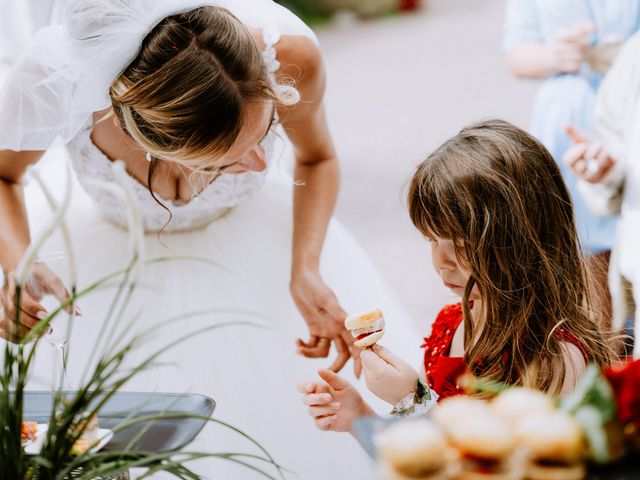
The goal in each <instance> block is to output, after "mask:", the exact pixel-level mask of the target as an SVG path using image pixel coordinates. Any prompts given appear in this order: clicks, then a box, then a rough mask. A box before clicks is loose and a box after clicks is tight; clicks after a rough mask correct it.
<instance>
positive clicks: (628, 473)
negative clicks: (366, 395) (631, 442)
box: [354, 417, 640, 480]
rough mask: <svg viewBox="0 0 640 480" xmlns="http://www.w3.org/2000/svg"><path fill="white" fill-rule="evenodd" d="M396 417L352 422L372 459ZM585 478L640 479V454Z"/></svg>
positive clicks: (592, 470) (595, 468)
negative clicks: (376, 438)
mask: <svg viewBox="0 0 640 480" xmlns="http://www.w3.org/2000/svg"><path fill="white" fill-rule="evenodd" d="M401 420H402V419H396V418H374V417H369V418H362V419H360V420H356V422H355V424H354V430H355V436H356V439H357V440H358V442H359V443H360V445H362V448H364V449H365V451H366V452H367V454H369V456H370V457H371V458H373V459H375V458H376V449H375V446H374V443H373V437H374V436H375V435H376V434H377V433H380V432H382V431H383V430H385V429H386V428H387V427H388V426H389V425H392V424H393V423H396V422H398V421H401ZM586 480H640V456H638V455H635V456H628V457H627V458H625V459H623V460H620V461H618V462H615V463H611V464H608V465H590V466H589V473H588V475H587V479H586Z"/></svg>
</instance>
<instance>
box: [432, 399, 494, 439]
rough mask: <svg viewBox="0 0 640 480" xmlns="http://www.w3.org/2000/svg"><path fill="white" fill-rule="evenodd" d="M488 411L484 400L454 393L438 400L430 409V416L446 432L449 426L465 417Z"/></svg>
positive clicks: (479, 414)
mask: <svg viewBox="0 0 640 480" xmlns="http://www.w3.org/2000/svg"><path fill="white" fill-rule="evenodd" d="M489 413H490V412H489V408H488V406H487V403H486V402H484V401H482V400H479V399H477V398H473V397H467V396H465V395H456V396H453V397H447V398H443V399H442V400H440V402H438V404H437V405H436V407H435V408H434V409H433V410H431V418H433V420H435V422H436V423H437V424H438V425H439V426H440V428H442V429H443V430H444V431H445V432H446V431H447V430H448V429H449V427H451V426H452V425H455V424H456V423H458V422H460V421H464V419H466V418H469V417H474V416H484V415H487V414H489Z"/></svg>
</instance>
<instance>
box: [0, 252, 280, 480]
mask: <svg viewBox="0 0 640 480" xmlns="http://www.w3.org/2000/svg"><path fill="white" fill-rule="evenodd" d="M173 260H175V261H177V260H179V259H173ZM161 261H168V259H157V260H154V261H152V262H148V263H154V262H161ZM134 266H135V265H134V264H132V265H130V266H129V267H128V268H127V269H125V270H123V271H121V272H117V273H115V274H112V275H109V276H107V277H105V278H103V279H101V280H99V281H98V282H96V283H94V284H93V285H91V286H89V287H88V288H86V289H84V290H82V291H80V292H77V293H74V295H73V296H72V298H71V299H70V300H69V301H68V302H67V303H65V304H63V305H61V306H60V308H58V309H57V310H55V311H53V312H52V313H51V314H50V315H49V316H48V317H47V318H46V319H44V320H42V321H41V322H40V323H39V324H38V325H37V326H36V327H35V328H34V330H33V331H32V332H31V333H30V334H28V335H27V337H26V338H25V339H24V340H23V341H22V342H20V343H17V344H16V343H9V342H7V344H6V346H5V349H4V359H3V364H2V367H1V369H0V384H1V385H2V391H1V392H0V465H2V468H0V480H31V479H34V478H37V479H38V480H62V479H64V478H66V477H67V476H68V475H70V473H71V472H72V471H75V470H77V469H81V470H82V472H83V474H82V476H81V477H79V478H83V479H85V478H86V479H89V478H93V477H95V476H96V475H105V474H113V473H117V472H119V471H122V470H123V469H128V468H147V469H148V473H149V474H151V473H154V472H158V471H164V472H168V473H170V474H173V475H174V476H175V477H176V478H193V479H197V478H199V477H198V476H197V475H196V474H195V473H194V472H193V471H191V470H190V469H189V468H188V467H187V465H186V464H187V463H188V462H189V461H191V460H194V459H198V458H203V457H212V458H219V459H222V460H226V461H230V462H234V463H237V464H239V465H243V466H245V467H247V468H250V469H252V470H255V471H256V472H258V473H260V474H262V475H263V476H264V477H266V478H275V477H274V476H273V475H271V474H269V473H268V472H267V471H266V470H264V469H263V468H259V467H257V466H256V465H255V462H256V461H257V462H261V463H263V464H265V465H266V466H268V467H270V468H272V469H274V470H275V471H276V472H277V473H278V474H279V476H280V477H281V478H282V468H281V467H280V466H279V465H278V464H277V463H276V462H275V460H274V459H273V458H272V457H271V455H269V453H268V452H267V451H266V450H265V449H264V448H263V447H262V446H261V445H259V444H258V443H257V442H256V441H255V440H253V439H252V438H251V437H249V436H248V435H246V434H245V433H243V432H241V431H240V430H238V429H236V428H234V427H232V426H231V425H228V424H226V423H224V422H221V421H220V420H216V419H212V418H208V417H207V418H202V417H200V416H198V415H190V414H184V413H178V414H177V413H172V412H160V413H158V414H154V415H148V416H145V417H140V418H133V419H130V420H128V421H125V422H123V423H122V424H121V425H118V426H117V427H116V428H115V431H116V432H117V431H119V430H122V429H124V428H127V427H130V426H131V425H132V424H135V423H141V424H144V425H149V424H150V423H152V422H156V421H159V420H162V419H167V418H179V417H185V418H200V419H202V420H206V421H208V422H214V423H217V424H220V425H222V426H223V427H225V428H228V429H231V430H233V431H234V432H236V433H238V434H239V435H241V436H243V437H244V438H245V439H247V441H248V442H250V443H251V444H254V445H256V446H257V447H258V448H259V449H260V451H261V452H262V454H261V455H250V454H245V453H239V452H184V451H181V450H179V449H178V450H174V451H169V452H163V453H152V452H142V451H137V450H135V449H134V447H133V446H130V448H127V449H124V450H123V451H105V452H98V453H95V454H91V453H89V452H85V453H83V454H80V455H73V454H72V453H71V452H72V448H73V445H74V443H75V442H76V441H77V440H78V438H80V436H81V435H82V433H83V431H82V428H80V429H79V428H77V425H79V424H80V425H83V423H82V422H79V420H80V419H81V418H83V415H85V414H89V415H93V414H97V415H99V413H100V409H101V408H102V407H103V406H104V405H105V403H106V402H107V401H108V400H109V399H110V398H112V397H113V395H114V394H115V393H116V392H118V391H120V390H121V388H122V387H123V386H124V385H125V384H126V383H127V382H128V381H129V380H131V379H132V378H133V377H135V376H137V375H140V374H141V373H142V372H144V371H145V370H147V369H149V368H152V367H154V366H157V365H158V359H159V357H160V356H161V354H162V353H164V352H166V351H167V350H168V349H170V348H172V347H174V346H176V345H178V344H180V343H182V342H185V341H188V339H189V338H191V337H192V336H195V335H199V334H202V333H204V332H206V331H210V330H213V329H217V328H221V327H226V326H229V325H254V326H255V324H252V323H249V322H230V323H220V324H216V325H211V326H208V327H205V328H202V329H199V330H197V331H193V332H189V333H186V334H184V335H183V336H182V337H179V338H175V337H174V338H173V339H172V340H171V341H170V342H167V343H166V344H165V345H163V346H162V347H161V348H158V349H157V350H155V351H153V352H151V353H149V354H147V355H146V357H145V358H144V359H143V360H142V361H141V362H140V363H139V364H138V365H137V366H136V367H135V368H131V367H125V366H124V362H125V360H126V359H127V358H128V357H129V355H130V354H131V353H133V352H135V351H137V350H139V349H140V347H141V346H143V345H144V342H145V338H146V336H147V335H148V334H149V333H150V332H149V331H146V332H142V333H140V334H138V335H136V336H135V337H134V338H133V339H130V340H125V337H124V335H123V333H122V332H124V331H126V330H127V328H122V329H120V332H121V333H120V334H118V333H116V334H114V335H113V336H112V338H110V339H109V341H108V345H107V346H106V347H105V348H104V353H103V354H102V356H101V357H100V358H99V359H98V362H97V365H96V366H95V367H93V368H92V370H91V371H90V372H89V375H88V380H86V381H84V382H83V384H82V386H81V387H80V388H79V389H78V390H77V391H76V392H74V393H73V395H72V396H71V397H67V396H65V395H63V394H62V393H56V394H55V395H54V397H53V398H54V401H53V404H52V405H51V418H52V419H55V420H53V421H50V423H49V429H48V432H47V434H46V440H45V442H44V445H43V448H42V450H41V452H40V453H39V454H38V455H34V456H28V455H25V453H24V451H23V448H22V444H21V431H22V420H23V417H22V412H23V407H24V392H25V388H26V385H27V380H28V373H29V370H30V367H31V366H32V365H33V360H34V358H35V353H36V347H37V345H38V344H39V342H40V341H41V338H42V337H41V334H42V332H44V331H46V329H47V327H48V325H49V323H50V322H51V321H52V320H53V319H54V318H55V317H56V316H57V315H64V314H65V312H64V311H63V309H64V307H66V306H67V305H71V304H73V303H75V301H76V300H77V299H78V298H81V297H83V296H85V295H88V294H90V293H91V292H92V291H94V290H96V289H98V288H100V287H103V286H105V285H106V284H108V282H111V281H113V280H114V279H118V278H120V282H119V285H118V287H117V289H116V294H115V296H114V300H113V303H112V305H111V306H110V308H109V309H108V311H109V312H110V313H109V314H108V315H107V317H108V318H107V323H112V325H110V327H112V328H111V331H112V332H117V331H118V328H117V324H118V323H119V321H120V320H121V318H122V315H124V313H125V312H126V311H127V304H128V301H129V299H130V297H131V293H132V292H133V290H134V289H135V284H134V283H132V282H130V278H131V272H132V268H134ZM18 301H19V292H18ZM17 310H18V312H19V309H17ZM220 312H221V311H210V312H202V311H200V312H192V313H191V314H190V313H185V314H184V315H182V316H181V317H182V318H186V317H188V316H193V315H201V314H203V313H210V314H215V313H220ZM225 313H237V314H241V315H245V316H246V315H247V314H252V313H251V312H242V311H235V312H234V311H230V312H225ZM252 315H255V314H252ZM17 316H19V314H18V315H17ZM176 320H177V319H176V318H172V319H169V320H167V321H166V322H162V323H160V324H159V325H158V326H156V327H155V330H156V332H157V329H160V328H163V327H167V326H170V325H173V327H174V328H175V322H176ZM16 321H19V318H16ZM104 327H106V324H105V325H104V326H103V329H104V330H106V328H104ZM168 338H171V336H168ZM250 461H251V462H253V463H251V462H250Z"/></svg>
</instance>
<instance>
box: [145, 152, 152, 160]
mask: <svg viewBox="0 0 640 480" xmlns="http://www.w3.org/2000/svg"><path fill="white" fill-rule="evenodd" d="M144 158H146V159H147V162H151V160H152V159H153V157H152V156H151V154H150V153H149V152H147V154H146V155H145V157H144Z"/></svg>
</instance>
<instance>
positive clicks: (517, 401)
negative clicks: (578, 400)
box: [490, 387, 554, 423]
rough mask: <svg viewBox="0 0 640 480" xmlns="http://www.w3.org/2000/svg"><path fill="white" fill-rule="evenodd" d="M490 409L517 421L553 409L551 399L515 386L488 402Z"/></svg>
mask: <svg viewBox="0 0 640 480" xmlns="http://www.w3.org/2000/svg"><path fill="white" fill-rule="evenodd" d="M490 407H491V410H492V411H493V412H494V413H496V414H498V415H500V416H501V417H503V418H505V419H506V420H508V421H510V422H514V423H517V422H519V421H520V420H521V419H523V418H526V417H527V416H529V415H531V414H532V413H536V412H540V411H542V412H550V411H552V410H554V405H553V401H552V400H551V398H550V397H549V396H547V395H545V394H544V393H542V392H540V391H538V390H533V389H531V388H524V387H515V388H510V389H509V390H507V391H505V392H503V393H501V394H500V395H498V396H497V397H496V398H494V399H493V400H492V401H491V403H490Z"/></svg>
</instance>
